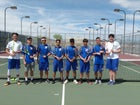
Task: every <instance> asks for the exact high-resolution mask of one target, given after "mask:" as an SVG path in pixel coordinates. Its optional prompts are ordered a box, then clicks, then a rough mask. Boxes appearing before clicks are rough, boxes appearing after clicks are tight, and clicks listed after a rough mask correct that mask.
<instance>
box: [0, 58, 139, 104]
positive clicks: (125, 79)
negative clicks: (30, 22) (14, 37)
mask: <svg viewBox="0 0 140 105" xmlns="http://www.w3.org/2000/svg"><path fill="white" fill-rule="evenodd" d="M49 61H50V75H49V77H50V79H51V78H52V59H49ZM0 62H1V63H0V78H1V79H0V96H1V98H0V104H1V105H139V103H140V102H139V97H140V91H139V87H140V69H139V68H140V65H138V64H136V63H134V62H130V61H120V65H119V70H118V74H117V84H116V85H113V86H110V85H107V81H108V77H109V76H108V71H107V70H104V71H103V83H102V84H101V85H95V84H94V80H93V79H94V76H93V64H92V60H91V75H90V77H91V80H92V81H93V84H92V85H89V84H87V83H86V82H84V83H83V84H81V85H80V84H77V85H76V84H74V83H73V82H69V83H68V84H61V83H60V82H59V81H57V82H56V84H51V83H46V82H43V83H39V82H38V81H37V80H36V84H31V83H30V84H29V85H27V86H26V85H25V84H24V83H22V84H21V85H17V84H15V81H11V82H12V84H11V85H10V86H4V85H3V84H4V83H5V82H6V73H7V59H0ZM64 66H65V65H64ZM14 74H15V71H13V72H12V75H13V76H14ZM20 74H21V76H20V77H21V78H22V79H21V81H22V82H23V81H24V79H23V78H24V75H23V74H24V66H23V64H22V60H21V70H20ZM71 75H72V74H71ZM57 77H59V74H58V73H57ZM64 77H65V75H64ZM71 77H72V76H70V78H71ZM35 78H36V79H38V78H39V72H38V66H37V64H36V70H35ZM77 78H79V71H77Z"/></svg>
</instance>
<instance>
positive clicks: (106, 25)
mask: <svg viewBox="0 0 140 105" xmlns="http://www.w3.org/2000/svg"><path fill="white" fill-rule="evenodd" d="M107 25H112V23H110V24H106V25H105V28H104V37H105V39H106V26H107Z"/></svg>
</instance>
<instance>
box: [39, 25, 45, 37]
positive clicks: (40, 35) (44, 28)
mask: <svg viewBox="0 0 140 105" xmlns="http://www.w3.org/2000/svg"><path fill="white" fill-rule="evenodd" d="M44 29H46V28H45V27H43V28H42V29H40V37H41V34H42V30H44Z"/></svg>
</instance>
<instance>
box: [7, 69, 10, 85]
mask: <svg viewBox="0 0 140 105" xmlns="http://www.w3.org/2000/svg"><path fill="white" fill-rule="evenodd" d="M10 74H11V73H10V69H8V71H7V81H8V82H9V81H10Z"/></svg>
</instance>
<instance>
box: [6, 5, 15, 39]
mask: <svg viewBox="0 0 140 105" xmlns="http://www.w3.org/2000/svg"><path fill="white" fill-rule="evenodd" d="M8 8H10V9H13V10H16V9H17V7H16V6H10V7H6V8H5V9H4V32H5V35H6V11H7V9H8ZM8 41H9V34H8Z"/></svg>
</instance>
